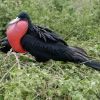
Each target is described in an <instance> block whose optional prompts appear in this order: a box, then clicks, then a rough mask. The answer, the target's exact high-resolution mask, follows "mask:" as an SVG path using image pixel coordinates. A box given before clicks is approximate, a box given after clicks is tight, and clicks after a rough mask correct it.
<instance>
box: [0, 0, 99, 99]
mask: <svg viewBox="0 0 100 100" xmlns="http://www.w3.org/2000/svg"><path fill="white" fill-rule="evenodd" d="M21 11H26V12H28V14H29V15H30V16H31V18H32V21H33V23H34V24H38V25H41V26H46V27H49V28H51V29H53V30H54V31H56V32H58V34H60V35H61V36H62V37H64V40H65V41H67V42H68V43H69V44H70V45H74V46H79V47H82V48H84V49H85V50H86V51H87V52H88V54H89V55H90V57H94V58H95V59H97V60H100V0H16V1H15V0H0V36H1V37H4V36H5V35H4V30H5V26H6V25H7V23H8V22H9V21H10V20H11V19H13V18H15V17H16V16H17V15H18V14H19V13H20V12H21ZM19 67H20V68H19ZM71 99H72V100H100V72H98V71H95V70H93V69H91V68H88V67H86V66H85V65H77V64H72V63H63V62H55V61H49V62H47V63H45V64H43V63H37V62H35V60H34V59H33V61H31V60H29V59H28V58H27V57H24V56H22V55H20V54H19V62H18V60H16V56H15V55H14V54H13V53H8V55H6V54H3V53H0V100H71Z"/></svg>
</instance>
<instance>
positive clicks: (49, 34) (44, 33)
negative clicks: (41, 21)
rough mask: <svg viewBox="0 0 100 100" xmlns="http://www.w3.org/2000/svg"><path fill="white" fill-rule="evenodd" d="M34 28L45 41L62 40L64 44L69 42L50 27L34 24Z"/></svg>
mask: <svg viewBox="0 0 100 100" xmlns="http://www.w3.org/2000/svg"><path fill="white" fill-rule="evenodd" d="M33 30H35V32H36V33H37V34H38V36H39V37H40V38H41V39H42V40H44V42H47V41H48V40H49V41H52V42H58V41H60V42H62V43H63V44H65V45H67V43H66V42H65V41H64V40H63V39H62V38H60V37H59V36H58V35H57V34H56V33H55V32H53V31H52V30H50V29H48V28H44V27H40V26H36V25H33Z"/></svg>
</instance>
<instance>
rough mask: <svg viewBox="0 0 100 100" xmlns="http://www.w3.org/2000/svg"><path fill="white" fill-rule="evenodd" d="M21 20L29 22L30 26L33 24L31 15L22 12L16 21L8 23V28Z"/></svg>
mask: <svg viewBox="0 0 100 100" xmlns="http://www.w3.org/2000/svg"><path fill="white" fill-rule="evenodd" d="M21 20H24V21H27V22H28V23H29V24H30V23H31V21H30V17H29V15H28V14H27V13H26V12H21V13H20V14H19V15H18V16H17V17H16V18H15V19H13V20H11V21H10V22H9V23H8V26H9V25H11V24H14V23H17V22H19V21H21Z"/></svg>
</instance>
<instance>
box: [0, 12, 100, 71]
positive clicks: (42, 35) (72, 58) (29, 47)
mask: <svg viewBox="0 0 100 100" xmlns="http://www.w3.org/2000/svg"><path fill="white" fill-rule="evenodd" d="M21 21H26V22H27V23H28V28H27V31H26V32H25V34H24V35H23V36H22V37H21V38H20V45H21V46H22V48H23V49H24V50H25V51H27V52H29V53H30V54H31V55H32V56H34V57H35V59H36V61H38V62H46V61H48V60H50V59H52V60H55V61H64V62H73V63H83V64H85V65H86V66H89V67H92V68H94V69H96V70H100V62H98V61H93V60H91V59H90V58H89V57H88V56H87V53H86V52H85V51H84V50H83V49H82V48H79V47H72V46H69V45H68V44H67V43H66V42H65V41H64V40H63V39H62V38H60V37H59V36H58V35H57V34H56V33H55V32H54V31H52V30H51V29H49V28H45V27H41V26H38V25H34V24H32V21H31V19H30V17H29V15H28V14H27V13H26V12H21V13H20V14H19V15H18V16H17V18H16V19H14V20H13V21H11V22H10V23H9V24H8V26H10V25H12V24H16V23H18V22H21ZM15 34H16V33H15ZM8 40H9V39H8V38H6V39H4V40H3V41H2V42H1V44H2V46H3V47H2V48H1V51H2V52H7V51H9V49H10V48H11V47H12V46H11V45H10V43H9V41H8ZM16 52H17V51H16Z"/></svg>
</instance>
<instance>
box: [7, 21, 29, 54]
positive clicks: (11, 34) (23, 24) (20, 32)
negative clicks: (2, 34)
mask: <svg viewBox="0 0 100 100" xmlns="http://www.w3.org/2000/svg"><path fill="white" fill-rule="evenodd" d="M27 30H28V22H27V21H24V20H20V21H18V22H16V23H12V24H9V25H8V27H7V30H6V35H7V39H8V41H9V44H10V45H11V47H12V49H13V50H14V51H15V52H19V53H26V52H27V51H26V50H24V48H23V47H22V45H21V39H22V37H23V36H24V35H25V34H26V32H27Z"/></svg>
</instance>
